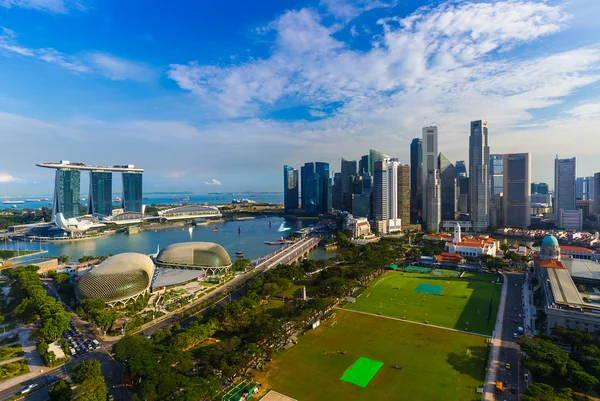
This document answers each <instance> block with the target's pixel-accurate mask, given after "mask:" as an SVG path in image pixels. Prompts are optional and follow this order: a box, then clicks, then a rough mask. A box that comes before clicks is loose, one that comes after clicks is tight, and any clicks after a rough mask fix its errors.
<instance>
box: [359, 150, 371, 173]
mask: <svg viewBox="0 0 600 401" xmlns="http://www.w3.org/2000/svg"><path fill="white" fill-rule="evenodd" d="M358 174H360V175H363V174H371V175H373V170H371V154H368V155H364V156H363V157H361V158H360V161H359V162H358Z"/></svg>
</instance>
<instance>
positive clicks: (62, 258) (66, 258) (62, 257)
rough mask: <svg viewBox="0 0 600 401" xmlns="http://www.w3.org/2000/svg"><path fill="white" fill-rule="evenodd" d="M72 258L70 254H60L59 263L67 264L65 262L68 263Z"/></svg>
mask: <svg viewBox="0 0 600 401" xmlns="http://www.w3.org/2000/svg"><path fill="white" fill-rule="evenodd" d="M70 259H71V257H70V256H69V255H60V256H59V257H58V262H59V263H62V264H65V263H67V262H68V261H69V260H70Z"/></svg>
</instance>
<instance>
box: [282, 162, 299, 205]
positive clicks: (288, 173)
mask: <svg viewBox="0 0 600 401" xmlns="http://www.w3.org/2000/svg"><path fill="white" fill-rule="evenodd" d="M283 206H284V210H285V211H286V212H289V211H291V210H296V209H298V170H296V169H294V168H293V167H290V166H283Z"/></svg>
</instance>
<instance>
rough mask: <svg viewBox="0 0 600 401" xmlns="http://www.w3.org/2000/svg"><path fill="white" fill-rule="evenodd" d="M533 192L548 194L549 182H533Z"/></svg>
mask: <svg viewBox="0 0 600 401" xmlns="http://www.w3.org/2000/svg"><path fill="white" fill-rule="evenodd" d="M531 193H532V194H542V195H548V184H546V183H545V182H532V183H531Z"/></svg>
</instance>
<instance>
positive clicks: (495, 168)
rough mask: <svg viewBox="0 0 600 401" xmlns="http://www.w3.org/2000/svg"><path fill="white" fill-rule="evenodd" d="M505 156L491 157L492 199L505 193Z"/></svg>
mask: <svg viewBox="0 0 600 401" xmlns="http://www.w3.org/2000/svg"><path fill="white" fill-rule="evenodd" d="M503 163H504V161H503V155H499V154H495V155H490V197H492V196H494V195H496V194H501V193H502V192H503V191H504V168H503Z"/></svg>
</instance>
